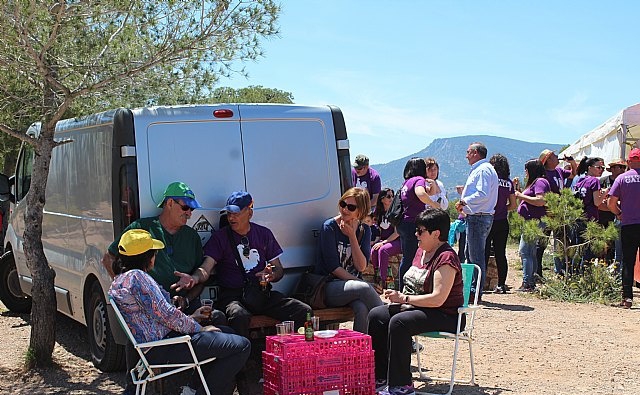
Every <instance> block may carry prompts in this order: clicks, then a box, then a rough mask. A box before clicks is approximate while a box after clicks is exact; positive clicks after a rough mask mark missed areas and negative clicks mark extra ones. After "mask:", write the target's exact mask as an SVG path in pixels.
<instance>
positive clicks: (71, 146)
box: [0, 104, 351, 371]
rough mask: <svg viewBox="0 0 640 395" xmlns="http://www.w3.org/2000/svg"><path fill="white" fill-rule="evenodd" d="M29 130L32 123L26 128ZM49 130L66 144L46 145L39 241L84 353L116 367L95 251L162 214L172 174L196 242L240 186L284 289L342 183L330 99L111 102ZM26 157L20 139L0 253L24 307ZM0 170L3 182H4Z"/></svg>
mask: <svg viewBox="0 0 640 395" xmlns="http://www.w3.org/2000/svg"><path fill="white" fill-rule="evenodd" d="M38 132H39V125H38V124H34V125H32V126H31V127H30V128H29V129H28V130H27V133H28V134H30V135H34V136H36V135H37V134H38ZM55 139H56V140H68V139H70V140H72V142H71V143H68V144H63V145H60V146H58V147H56V148H55V149H54V151H53V156H52V159H51V167H50V171H49V179H48V184H47V190H46V199H47V200H46V204H45V207H44V219H43V227H42V242H43V245H44V250H45V254H46V256H47V259H48V260H49V263H50V264H51V266H52V267H53V268H54V269H55V271H56V278H55V291H56V298H57V305H58V310H59V311H60V312H62V313H64V314H66V315H68V316H69V317H72V318H73V319H75V320H77V321H78V322H80V323H82V324H85V325H86V326H87V328H88V333H89V339H90V344H91V353H92V358H93V362H94V364H95V366H96V367H98V368H100V369H102V370H103V371H110V370H116V369H120V368H122V366H123V361H124V351H123V350H124V348H123V347H122V346H121V345H122V344H124V342H125V341H126V339H125V337H124V336H123V335H122V333H121V330H120V328H118V327H117V323H116V320H115V319H110V317H111V314H112V312H110V313H111V314H108V310H107V305H106V303H105V295H106V291H107V290H108V288H109V284H110V282H111V279H110V278H109V276H108V274H107V273H106V271H105V270H104V268H103V267H102V266H101V264H100V260H101V258H102V255H103V254H104V253H105V251H106V250H107V246H108V245H109V244H110V243H111V242H112V241H113V240H114V239H115V238H116V237H117V236H118V235H120V233H121V232H122V230H123V229H124V228H125V227H126V226H127V225H128V224H129V223H131V222H132V221H134V220H135V219H137V218H140V217H148V216H153V215H157V214H158V213H159V209H158V208H157V205H158V203H159V201H160V200H161V199H162V192H163V190H164V188H165V187H166V186H167V185H168V184H169V183H171V182H173V181H183V182H185V183H186V184H187V185H189V186H190V187H191V188H192V190H193V191H194V192H195V194H196V197H197V199H198V201H199V202H200V204H201V205H202V206H203V208H202V209H199V210H196V211H194V213H193V216H192V218H191V221H190V223H189V225H190V226H192V227H193V228H195V229H196V230H197V231H198V233H199V234H200V236H201V238H202V242H203V243H205V242H206V241H207V240H208V238H209V236H210V234H211V231H212V230H213V229H217V228H218V220H219V211H220V209H221V208H222V207H224V205H225V201H226V198H227V197H228V195H229V194H230V193H231V192H233V191H236V190H247V191H249V192H250V193H251V194H252V196H253V198H254V200H255V203H254V204H255V210H254V219H253V220H254V221H255V222H257V223H260V224H262V225H264V226H267V227H268V228H270V229H271V230H272V231H273V233H274V235H275V236H276V238H277V239H278V241H279V242H280V244H281V245H282V247H283V250H284V254H283V256H282V258H281V260H282V263H283V265H284V267H285V269H286V270H287V271H288V272H289V273H291V274H292V275H288V276H285V279H287V278H289V281H282V284H280V283H278V285H279V289H280V290H282V291H284V292H289V291H291V288H292V287H293V285H294V282H295V279H296V278H297V276H295V273H296V272H301V271H302V270H304V267H307V266H309V265H312V264H313V262H314V253H315V247H316V240H315V236H316V235H317V231H318V229H320V227H321V224H322V222H323V220H324V219H326V218H328V217H330V216H331V215H334V214H335V213H336V203H337V201H338V199H339V198H340V195H341V193H342V192H343V191H344V190H346V189H347V188H349V187H350V186H351V176H350V174H351V169H350V159H349V144H348V140H347V133H346V128H345V124H344V118H343V116H342V113H341V111H340V109H338V108H337V107H331V106H326V107H305V106H297V105H266V104H242V105H237V104H229V105H226V104H225V105H197V106H172V107H152V108H141V109H134V110H130V109H117V110H112V111H107V112H104V113H100V114H94V115H91V116H87V117H83V118H77V119H68V120H64V121H60V122H58V124H57V126H56V134H55ZM33 158H34V154H33V149H32V148H31V146H29V145H26V144H23V146H22V148H21V150H20V153H19V156H18V163H17V166H16V171H15V179H14V180H12V181H13V191H12V192H13V194H14V196H13V197H12V202H14V203H15V205H14V206H13V210H12V214H11V218H10V220H9V227H8V229H7V235H6V238H5V250H6V253H5V254H4V255H3V256H2V258H1V259H0V299H1V300H2V302H3V303H4V304H5V306H7V308H9V309H10V310H12V311H15V312H28V311H29V310H30V308H31V299H30V297H29V295H30V292H31V285H32V279H31V275H30V272H29V270H28V269H27V266H26V260H25V255H24V251H23V232H24V226H25V225H24V212H25V207H26V199H24V197H25V195H26V194H27V192H28V191H29V186H30V181H31V171H32V164H33ZM1 178H2V180H1V182H0V184H2V183H5V184H7V183H8V179H7V178H6V176H4V175H1ZM0 193H2V191H0ZM205 292H207V296H210V294H211V293H213V292H214V291H213V288H211V289H206V290H205ZM110 323H113V324H114V325H113V326H111V328H110Z"/></svg>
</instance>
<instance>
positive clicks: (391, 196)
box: [383, 193, 393, 199]
mask: <svg viewBox="0 0 640 395" xmlns="http://www.w3.org/2000/svg"><path fill="white" fill-rule="evenodd" d="M383 197H386V198H387V199H393V195H392V194H390V193H388V194H386V195H384V196H383Z"/></svg>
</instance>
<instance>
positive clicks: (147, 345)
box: [137, 335, 191, 348]
mask: <svg viewBox="0 0 640 395" xmlns="http://www.w3.org/2000/svg"><path fill="white" fill-rule="evenodd" d="M190 341H191V336H189V335H184V336H179V337H171V338H168V339H160V340H155V341H152V342H147V343H138V344H137V346H138V347H139V348H150V347H158V346H166V345H169V344H179V343H188V342H190Z"/></svg>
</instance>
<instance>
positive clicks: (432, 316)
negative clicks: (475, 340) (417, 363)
mask: <svg viewBox="0 0 640 395" xmlns="http://www.w3.org/2000/svg"><path fill="white" fill-rule="evenodd" d="M457 323H458V315H457V314H453V315H451V314H446V313H444V312H443V311H442V310H440V309H431V308H426V307H413V308H411V309H409V310H404V311H401V307H400V305H399V304H391V305H384V306H378V307H374V308H373V309H372V310H371V311H370V312H369V329H368V334H369V335H370V336H371V341H372V343H373V349H374V350H375V363H376V366H375V375H376V379H385V378H386V379H387V380H388V384H389V385H390V386H401V385H409V384H411V337H412V336H413V335H417V334H419V333H424V332H433V331H446V332H454V333H455V331H456V325H457ZM461 325H462V328H464V325H465V319H464V317H463V318H462V323H461Z"/></svg>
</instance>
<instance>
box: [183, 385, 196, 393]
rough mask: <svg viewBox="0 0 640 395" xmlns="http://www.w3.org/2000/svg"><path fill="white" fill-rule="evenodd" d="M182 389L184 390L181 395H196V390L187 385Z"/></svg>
mask: <svg viewBox="0 0 640 395" xmlns="http://www.w3.org/2000/svg"><path fill="white" fill-rule="evenodd" d="M180 388H182V392H181V393H180V395H196V390H194V389H193V388H191V387H189V386H188V385H185V386H184V387H180Z"/></svg>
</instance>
